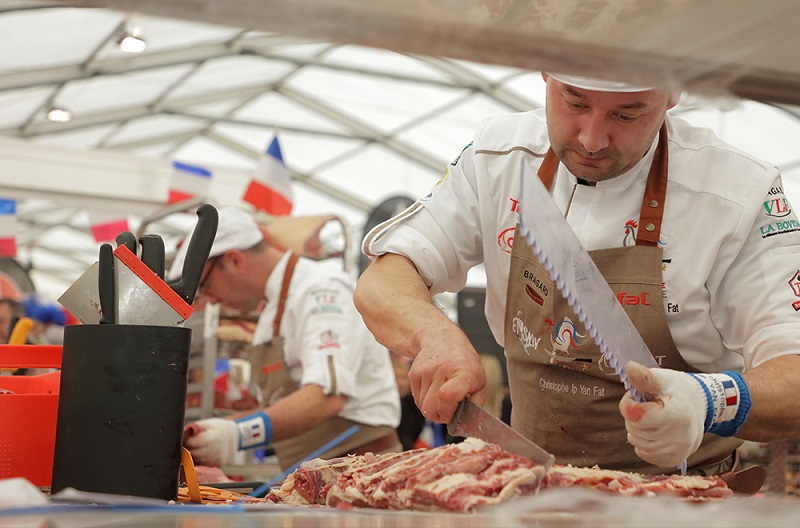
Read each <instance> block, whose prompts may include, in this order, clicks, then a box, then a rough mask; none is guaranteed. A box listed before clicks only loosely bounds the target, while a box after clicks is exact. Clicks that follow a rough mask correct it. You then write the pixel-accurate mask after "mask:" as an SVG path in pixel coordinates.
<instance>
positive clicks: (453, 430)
mask: <svg viewBox="0 0 800 528" xmlns="http://www.w3.org/2000/svg"><path fill="white" fill-rule="evenodd" d="M467 401H469V394H467V395H466V396H465V397H464V399H463V400H461V401H460V402H459V404H458V407H456V412H455V413H454V414H453V419H452V420H450V422H448V424H447V434H449V435H450V436H461V435H459V434H458V432H457V431H458V426H459V425H460V424H461V415H462V414H464V407H465V406H466V405H467Z"/></svg>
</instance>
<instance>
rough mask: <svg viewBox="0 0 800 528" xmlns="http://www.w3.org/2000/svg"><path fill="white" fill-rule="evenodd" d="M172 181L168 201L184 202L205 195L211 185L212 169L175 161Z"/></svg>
mask: <svg viewBox="0 0 800 528" xmlns="http://www.w3.org/2000/svg"><path fill="white" fill-rule="evenodd" d="M172 168H174V169H175V170H174V171H172V181H171V182H170V186H169V196H168V198H167V203H175V202H182V201H183V200H186V199H188V198H192V197H193V196H202V197H205V196H207V195H208V188H209V186H210V185H211V171H210V170H208V169H205V168H203V167H197V166H194V165H189V164H188V163H181V162H180V161H173V162H172Z"/></svg>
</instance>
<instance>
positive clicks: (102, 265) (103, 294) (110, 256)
mask: <svg viewBox="0 0 800 528" xmlns="http://www.w3.org/2000/svg"><path fill="white" fill-rule="evenodd" d="M114 282H115V279H114V249H113V248H112V247H111V244H102V245H101V246H100V260H99V262H98V264H97V287H98V293H99V297H100V311H102V312H103V316H102V317H101V318H100V324H114V323H115V322H116V319H117V307H116V300H115V297H116V291H115V290H116V288H115V286H114Z"/></svg>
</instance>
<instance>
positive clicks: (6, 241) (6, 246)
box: [0, 198, 17, 257]
mask: <svg viewBox="0 0 800 528" xmlns="http://www.w3.org/2000/svg"><path fill="white" fill-rule="evenodd" d="M16 256H17V202H16V200H6V199H1V198H0V257H16Z"/></svg>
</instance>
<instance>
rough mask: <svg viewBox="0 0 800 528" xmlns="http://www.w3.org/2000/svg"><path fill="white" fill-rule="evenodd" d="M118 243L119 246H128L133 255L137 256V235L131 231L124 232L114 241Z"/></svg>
mask: <svg viewBox="0 0 800 528" xmlns="http://www.w3.org/2000/svg"><path fill="white" fill-rule="evenodd" d="M114 240H115V242H116V243H117V246H118V247H119V246H126V247H127V248H128V249H130V250H131V253H133V254H134V255H135V254H136V235H134V234H133V233H131V232H130V231H123V232H122V233H120V234H118V235H117V238H116V239H114Z"/></svg>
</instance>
